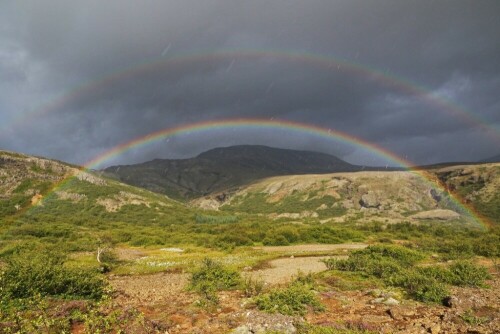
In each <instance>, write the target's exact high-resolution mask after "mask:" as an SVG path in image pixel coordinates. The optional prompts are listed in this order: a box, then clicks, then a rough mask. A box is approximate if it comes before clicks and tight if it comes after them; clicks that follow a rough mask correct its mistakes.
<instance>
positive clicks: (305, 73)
mask: <svg viewBox="0 0 500 334" xmlns="http://www.w3.org/2000/svg"><path fill="white" fill-rule="evenodd" d="M499 14H500V2H498V1H497V0H490V1H489V0H481V1H476V0H469V1H462V0H449V1H448V0H441V1H431V0H414V1H410V0H394V1H388V0H377V1H366V0H324V1H320V0H308V1H294V0H266V1H261V0H254V1H243V0H242V1H239V0H226V1H222V0H175V1H172V0H168V1H153V0H150V1H135V0H134V1H132V0H130V1H124V0H121V1H115V0H106V1H98V0H95V1H89V0H86V1H67V0H60V1H52V0H43V1H40V0H33V1H23V0H16V1H10V0H4V1H2V2H1V3H0V131H1V132H0V149H8V150H15V151H21V152H26V153H30V154H36V155H42V156H48V157H52V158H57V159H61V160H66V161H70V162H74V163H84V162H86V161H88V160H90V159H92V158H93V157H95V156H97V155H99V154H101V153H102V152H105V151H106V150H109V149H111V148H112V147H114V146H116V145H118V144H121V143H123V142H126V141H129V140H132V139H133V138H135V137H139V136H143V135H146V134H148V133H150V132H152V131H157V130H159V129H164V128H169V127H176V126H178V125H181V124H188V123H194V122H198V121H209V120H214V121H216V120H223V119H228V118H238V117H245V118H256V117H258V118H265V119H275V120H280V119H281V120H291V121H296V122H301V123H307V124H311V125H316V126H321V127H324V128H332V129H336V130H339V131H342V132H345V133H348V134H350V135H353V136H356V137H360V138H362V139H364V140H366V141H368V142H370V143H373V144H375V145H379V146H381V147H383V148H385V149H387V150H390V151H393V152H394V153H396V154H397V155H399V156H401V157H406V158H407V159H409V160H412V161H414V162H416V163H419V164H424V163H434V162H440V161H450V160H454V161H464V160H478V159H481V158H486V157H488V156H493V155H495V154H498V153H500V139H499V138H500V137H499V136H500V134H499V128H500V94H499V90H500V57H499V55H500V38H499V37H498V36H499V34H498V33H499V32H500V21H499V20H498V15H499ZM225 50H226V51H227V50H233V51H236V53H238V52H239V53H240V54H241V55H240V56H238V55H234V54H233V55H232V56H229V55H228V56H227V57H221V56H219V57H210V54H211V53H221V52H223V51H225ZM245 50H246V51H247V53H246V54H245ZM259 50H260V51H262V50H267V53H266V52H261V55H260V56H255V55H253V56H250V55H249V54H248V51H259ZM270 50H274V51H280V52H281V53H282V54H291V53H295V54H301V53H303V54H313V55H316V56H317V57H327V58H328V57H330V58H337V59H343V60H344V61H346V62H348V63H352V64H354V65H353V66H354V68H355V67H357V68H358V70H357V71H356V70H353V68H336V66H333V68H330V69H329V68H327V67H326V66H323V65H324V64H323V65H321V66H320V65H319V64H318V63H314V62H312V61H297V60H292V59H290V58H286V57H279V56H276V53H275V54H274V56H273V55H272V54H271V53H270V52H269V51H270ZM195 54H205V55H206V56H205V57H198V58H197V60H192V61H189V62H188V61H184V62H182V61H171V59H178V58H179V57H181V58H182V55H195ZM161 61H163V64H164V65H163V66H158V67H156V68H155V69H154V70H149V71H135V72H134V71H130V70H133V69H134V68H135V69H136V68H138V67H139V66H141V65H143V64H148V63H153V62H161ZM359 68H364V69H365V70H359ZM368 69H373V70H376V71H379V73H386V74H387V77H386V79H384V80H382V81H381V80H374V77H373V76H370V74H369V70H368ZM127 71H128V72H127ZM116 73H128V74H127V75H121V76H116V77H115V79H114V80H109V79H108V81H105V83H106V84H103V83H102V81H100V80H102V79H103V78H109V77H110V76H112V75H113V74H116ZM395 78H397V79H396V81H395ZM401 82H411V83H413V84H415V85H416V87H420V88H421V89H424V90H425V91H426V92H425V94H426V95H425V96H422V95H420V94H415V90H413V91H411V90H408V87H404V86H402V84H401ZM99 83H101V84H99ZM79 87H87V88H86V89H84V90H80V91H79V92H80V93H79V94H74V92H75V91H78V88H79ZM89 87H90V88H89ZM443 99H446V100H447V101H448V102H446V103H444V104H443V102H442V101H444V100H443ZM57 101H65V103H54V102H57ZM436 101H441V102H440V103H441V104H439V103H436ZM446 104H448V106H446ZM451 105H454V106H456V107H450V106H451ZM50 106H52V107H50ZM453 108H455V111H453ZM458 109H460V110H465V111H466V112H468V113H469V114H470V115H471V116H472V118H473V119H475V120H477V121H478V122H483V123H485V124H488V126H489V127H490V130H485V128H484V127H479V126H478V124H477V123H474V122H472V121H471V120H470V119H469V120H467V119H464V118H463V117H460V115H459V113H458V114H457V111H456V110H458ZM450 110H451V112H450ZM232 144H264V145H269V146H277V147H287V148H296V149H309V150H315V151H323V152H326V153H331V154H335V155H337V156H339V157H341V158H344V159H346V160H347V161H349V162H354V163H361V164H384V163H386V162H385V161H384V160H383V159H379V158H378V157H377V156H374V155H370V154H366V153H367V152H366V150H363V149H360V148H359V147H356V146H352V145H345V144H342V143H340V142H338V141H334V140H325V139H324V138H320V137H317V136H311V135H305V134H303V133H300V132H294V131H269V130H267V131H266V130H255V131H250V130H241V129H240V130H238V131H228V130H227V129H226V130H225V131H221V130H219V131H216V130H213V131H208V132H198V133H196V134H184V135H178V136H175V137H173V138H170V139H165V140H162V141H159V142H157V143H155V144H152V145H149V146H143V147H141V148H140V149H136V150H133V151H130V152H127V153H125V154H123V155H122V156H119V157H116V158H115V159H114V160H110V161H107V162H106V163H108V164H111V163H132V162H138V161H144V160H148V159H152V158H158V157H162V158H180V157H189V156H192V155H195V154H197V153H199V152H201V151H203V150H206V149H209V148H212V147H216V146H228V145H232Z"/></svg>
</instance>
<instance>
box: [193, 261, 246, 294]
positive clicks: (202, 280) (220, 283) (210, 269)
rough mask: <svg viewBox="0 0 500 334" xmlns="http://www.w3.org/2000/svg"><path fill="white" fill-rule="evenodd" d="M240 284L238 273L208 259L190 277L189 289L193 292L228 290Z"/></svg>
mask: <svg viewBox="0 0 500 334" xmlns="http://www.w3.org/2000/svg"><path fill="white" fill-rule="evenodd" d="M240 283H241V276H240V273H239V272H238V271H236V270H234V269H231V268H227V267H225V266H223V265H222V264H221V263H219V262H217V261H214V260H212V259H210V258H205V259H203V261H202V264H201V266H200V267H199V268H198V269H196V270H195V271H194V272H193V274H192V275H191V282H190V284H189V288H190V289H191V290H193V291H198V292H203V291H208V290H213V291H217V290H230V289H235V288H237V287H238V286H239V285H240Z"/></svg>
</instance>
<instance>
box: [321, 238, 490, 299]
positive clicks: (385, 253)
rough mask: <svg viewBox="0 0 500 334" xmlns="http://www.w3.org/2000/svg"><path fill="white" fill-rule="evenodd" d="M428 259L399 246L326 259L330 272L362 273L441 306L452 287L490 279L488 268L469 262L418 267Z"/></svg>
mask: <svg viewBox="0 0 500 334" xmlns="http://www.w3.org/2000/svg"><path fill="white" fill-rule="evenodd" d="M423 258H424V256H423V255H422V254H420V253H418V252H417V251H414V250H411V249H407V248H404V247H399V246H370V247H368V248H366V249H363V250H360V251H356V252H353V253H352V255H351V256H350V257H349V258H348V259H346V260H339V259H335V258H331V259H327V260H325V261H324V262H325V264H326V265H327V268H328V269H330V270H334V269H335V270H341V271H351V272H359V273H362V274H364V275H368V276H373V277H376V278H380V279H382V281H383V282H384V283H385V284H387V285H389V286H395V287H400V288H403V289H405V291H406V292H407V294H408V295H409V296H411V297H412V298H414V299H416V300H419V301H423V302H434V303H440V302H442V300H443V299H444V298H445V297H446V296H448V295H449V290H448V284H451V285H456V286H474V287H480V286H483V285H484V281H485V280H486V279H488V278H489V277H490V276H489V274H488V271H487V270H486V268H484V267H481V266H477V265H475V264H473V263H471V262H469V261H463V260H462V261H457V262H455V263H453V264H452V265H450V266H449V267H448V268H446V267H438V266H430V267H416V266H415V264H416V263H417V262H418V261H420V260H422V259H423Z"/></svg>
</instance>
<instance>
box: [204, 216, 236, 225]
mask: <svg viewBox="0 0 500 334" xmlns="http://www.w3.org/2000/svg"><path fill="white" fill-rule="evenodd" d="M194 219H195V221H196V222H197V223H204V224H206V223H213V224H229V223H236V222H237V221H238V217H236V216H214V215H201V214H197V215H196V216H195V218H194Z"/></svg>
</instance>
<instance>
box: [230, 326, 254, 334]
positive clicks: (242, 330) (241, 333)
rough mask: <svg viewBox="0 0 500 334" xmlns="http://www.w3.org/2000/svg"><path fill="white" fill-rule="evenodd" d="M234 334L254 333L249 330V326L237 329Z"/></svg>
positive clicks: (233, 331)
mask: <svg viewBox="0 0 500 334" xmlns="http://www.w3.org/2000/svg"><path fill="white" fill-rule="evenodd" d="M231 333H233V334H252V333H253V332H252V331H251V330H250V328H248V326H246V325H243V326H240V327H238V328H235V329H233V330H232V331H231Z"/></svg>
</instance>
